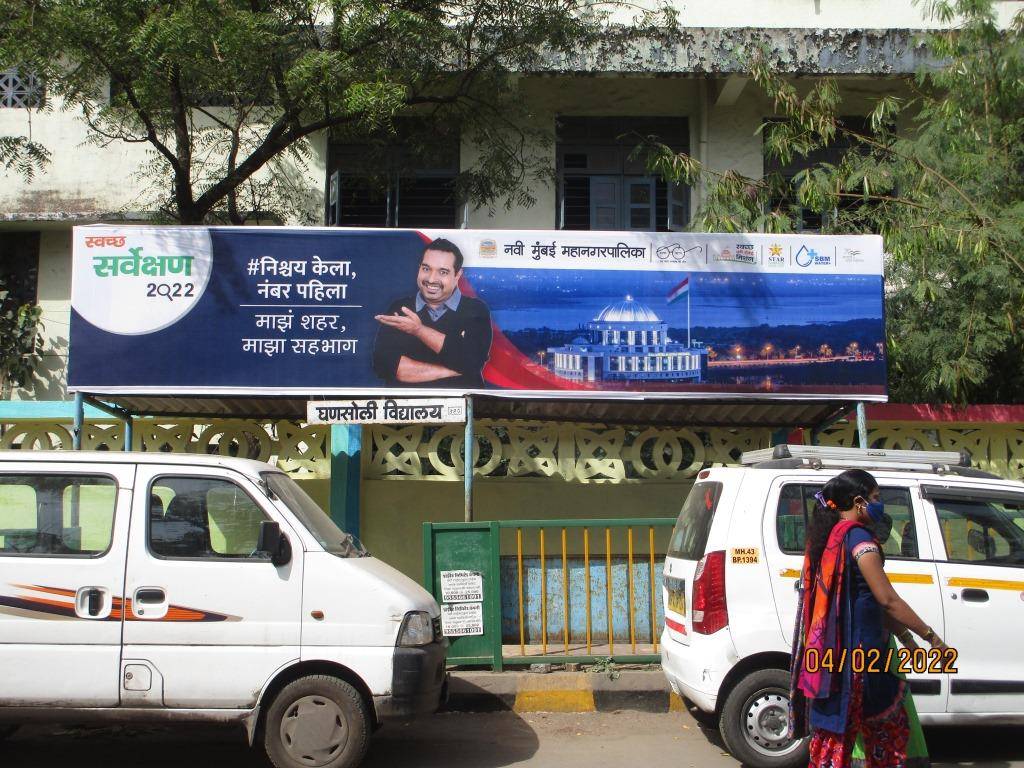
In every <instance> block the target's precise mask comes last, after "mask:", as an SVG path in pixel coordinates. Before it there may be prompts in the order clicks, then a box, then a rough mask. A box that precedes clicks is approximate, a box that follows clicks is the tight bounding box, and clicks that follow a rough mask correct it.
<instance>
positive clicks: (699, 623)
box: [692, 550, 729, 635]
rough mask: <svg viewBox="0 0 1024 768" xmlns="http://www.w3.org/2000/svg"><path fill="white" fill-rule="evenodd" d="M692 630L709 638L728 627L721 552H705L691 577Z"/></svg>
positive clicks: (723, 560) (723, 556)
mask: <svg viewBox="0 0 1024 768" xmlns="http://www.w3.org/2000/svg"><path fill="white" fill-rule="evenodd" d="M692 619H693V631H694V632H696V633H697V634H700V635H711V634H714V633H715V632H717V631H718V630H720V629H722V628H723V627H727V626H728V625H729V608H728V606H727V605H726V603H725V552H724V551H723V550H718V551H717V552H708V553H707V554H706V555H704V557H702V558H701V561H700V562H699V563H697V572H696V573H695V574H694V577H693V614H692Z"/></svg>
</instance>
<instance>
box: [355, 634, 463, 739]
mask: <svg viewBox="0 0 1024 768" xmlns="http://www.w3.org/2000/svg"><path fill="white" fill-rule="evenodd" d="M447 657H448V641H447V640H441V641H439V642H434V643H430V644H429V645H420V646H416V647H412V648H405V647H398V648H395V656H394V671H393V673H392V678H391V694H390V695H388V696H374V697H373V704H374V707H375V709H376V710H377V719H378V720H409V719H411V718H414V717H418V716H420V715H430V714H433V713H434V712H436V711H437V710H438V708H439V707H440V706H441V704H443V703H444V699H445V697H446V696H447V693H448V673H447V671H446V670H445V661H446V660H447Z"/></svg>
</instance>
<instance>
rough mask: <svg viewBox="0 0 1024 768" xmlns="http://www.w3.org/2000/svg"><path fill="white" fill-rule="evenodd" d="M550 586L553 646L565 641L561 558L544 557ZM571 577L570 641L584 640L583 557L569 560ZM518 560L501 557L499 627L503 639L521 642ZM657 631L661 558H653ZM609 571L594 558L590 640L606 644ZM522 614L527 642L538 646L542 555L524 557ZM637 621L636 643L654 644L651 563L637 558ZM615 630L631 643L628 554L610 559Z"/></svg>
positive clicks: (618, 640)
mask: <svg viewBox="0 0 1024 768" xmlns="http://www.w3.org/2000/svg"><path fill="white" fill-rule="evenodd" d="M545 561H546V567H545V571H546V574H545V581H546V586H547V594H546V603H547V617H546V620H547V640H548V644H549V645H554V646H558V645H562V644H563V643H564V629H565V622H566V610H565V598H564V587H563V579H562V558H561V557H560V556H559V557H553V558H545ZM567 565H568V575H569V611H568V617H569V642H570V643H571V644H580V643H585V642H586V639H587V613H586V599H587V597H586V570H585V568H584V564H583V558H582V557H570V558H568V560H567ZM517 572H518V564H517V562H516V558H515V557H503V558H502V559H501V618H502V621H501V629H502V638H503V642H505V643H507V644H513V645H514V644H518V643H519V586H518V574H517ZM654 579H655V587H654V589H655V593H654V594H655V610H656V614H655V624H654V630H655V633H657V634H660V631H661V626H662V624H663V623H664V611H663V608H662V603H661V585H662V560H661V559H660V558H659V559H657V560H656V561H655V568H654ZM607 584H608V581H607V570H606V563H605V561H604V559H603V558H602V559H596V558H594V559H591V561H590V610H591V642H592V643H593V644H595V645H603V644H607V642H608V593H607ZM523 586H524V589H523V598H524V604H523V614H524V625H525V629H526V643H527V645H540V644H541V640H542V617H541V604H542V601H541V594H542V593H541V568H540V558H539V557H524V558H523ZM633 611H634V613H633V620H634V632H635V634H636V641H637V642H638V643H650V642H652V639H651V638H652V634H651V592H650V562H649V561H648V560H638V559H634V561H633ZM612 631H613V633H614V639H615V642H616V643H628V642H629V640H630V637H629V634H630V633H629V567H628V562H627V559H626V558H625V557H621V556H617V557H613V558H612Z"/></svg>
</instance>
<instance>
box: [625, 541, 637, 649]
mask: <svg viewBox="0 0 1024 768" xmlns="http://www.w3.org/2000/svg"><path fill="white" fill-rule="evenodd" d="M626 541H627V545H626V569H627V570H626V574H627V577H628V583H629V645H630V649H631V650H632V652H633V654H636V617H635V616H634V613H635V608H634V601H633V526H632V525H631V526H629V528H628V529H627V530H626Z"/></svg>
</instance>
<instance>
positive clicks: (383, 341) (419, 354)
mask: <svg viewBox="0 0 1024 768" xmlns="http://www.w3.org/2000/svg"><path fill="white" fill-rule="evenodd" d="M461 277H462V252H461V251H460V250H459V248H458V246H457V245H455V243H453V242H451V241H450V240H444V239H438V240H434V241H433V242H431V243H430V244H428V245H427V247H426V248H425V249H424V251H423V256H422V258H421V259H420V264H419V272H418V274H417V278H416V283H417V286H418V288H419V290H418V291H417V293H416V294H415V295H413V296H408V297H405V298H402V299H399V300H397V301H395V302H393V303H392V304H391V306H390V307H389V308H388V311H387V312H386V313H385V314H382V315H376V319H377V322H379V323H380V324H381V327H380V330H379V331H378V332H377V339H376V341H375V342H374V346H373V368H374V371H375V372H376V373H377V376H379V377H380V378H381V379H382V380H383V381H384V382H385V383H386V384H388V385H389V386H404V387H409V386H421V387H445V388H462V389H480V388H482V387H483V375H482V373H481V371H482V370H483V367H484V364H485V363H486V362H487V356H488V354H489V353H490V349H491V313H490V311H489V310H488V309H487V305H486V304H484V303H483V302H482V301H480V300H479V299H475V298H471V297H469V296H463V295H462V292H461V291H460V290H459V279H460V278H461Z"/></svg>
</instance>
